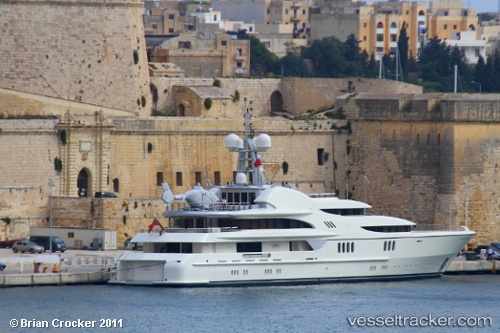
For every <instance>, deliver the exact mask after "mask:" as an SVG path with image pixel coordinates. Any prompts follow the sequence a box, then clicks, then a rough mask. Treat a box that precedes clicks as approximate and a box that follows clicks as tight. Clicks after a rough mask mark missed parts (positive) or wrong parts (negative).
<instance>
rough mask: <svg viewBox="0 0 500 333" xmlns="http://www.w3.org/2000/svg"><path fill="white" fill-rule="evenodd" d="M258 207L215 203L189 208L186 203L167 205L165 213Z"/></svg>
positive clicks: (245, 204) (247, 204)
mask: <svg viewBox="0 0 500 333" xmlns="http://www.w3.org/2000/svg"><path fill="white" fill-rule="evenodd" d="M256 207H258V205H252V204H249V203H223V202H221V203H215V204H207V205H204V206H202V207H191V206H189V204H188V203H187V202H174V203H171V204H170V205H167V207H166V209H165V210H166V211H179V210H185V211H205V210H206V211H219V210H220V211H239V210H248V209H252V208H256Z"/></svg>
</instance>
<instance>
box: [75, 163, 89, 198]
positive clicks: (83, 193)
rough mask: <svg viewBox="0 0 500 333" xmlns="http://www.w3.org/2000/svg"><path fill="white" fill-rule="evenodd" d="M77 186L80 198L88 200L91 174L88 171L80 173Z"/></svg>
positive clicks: (83, 170)
mask: <svg viewBox="0 0 500 333" xmlns="http://www.w3.org/2000/svg"><path fill="white" fill-rule="evenodd" d="M76 186H77V189H78V196H79V197H82V198H86V197H87V196H88V192H89V174H88V173H87V170H85V169H82V170H81V171H80V172H79V173H78V178H77V181H76Z"/></svg>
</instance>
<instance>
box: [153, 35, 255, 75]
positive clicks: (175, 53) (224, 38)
mask: <svg viewBox="0 0 500 333" xmlns="http://www.w3.org/2000/svg"><path fill="white" fill-rule="evenodd" d="M148 53H149V61H150V62H152V63H173V64H176V65H177V66H179V67H180V68H181V69H182V70H183V71H184V75H185V76H186V77H245V76H248V75H249V73H250V41H249V40H239V39H236V38H234V37H233V36H232V35H230V34H227V33H226V32H224V31H211V32H210V31H206V32H200V31H199V32H191V31H185V32H182V33H180V34H179V35H177V36H172V37H169V38H166V39H165V41H164V42H162V43H160V44H159V45H157V46H155V47H153V48H151V49H149V50H148Z"/></svg>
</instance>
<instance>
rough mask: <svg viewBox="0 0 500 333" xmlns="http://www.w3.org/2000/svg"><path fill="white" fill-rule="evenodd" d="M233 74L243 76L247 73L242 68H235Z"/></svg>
mask: <svg viewBox="0 0 500 333" xmlns="http://www.w3.org/2000/svg"><path fill="white" fill-rule="evenodd" d="M233 72H234V74H237V75H245V74H246V73H247V70H246V69H245V68H243V67H236V68H235V69H234V71H233Z"/></svg>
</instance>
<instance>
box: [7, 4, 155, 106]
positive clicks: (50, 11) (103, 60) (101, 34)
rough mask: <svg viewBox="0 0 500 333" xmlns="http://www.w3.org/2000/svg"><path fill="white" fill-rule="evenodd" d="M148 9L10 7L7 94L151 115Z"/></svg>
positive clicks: (124, 6) (130, 6) (132, 6)
mask: <svg viewBox="0 0 500 333" xmlns="http://www.w3.org/2000/svg"><path fill="white" fill-rule="evenodd" d="M142 11H143V3H142V1H141V0H106V1H99V0H62V1H52V0H6V1H2V2H1V3H0V33H1V36H2V37H1V38H2V45H1V52H0V88H5V89H12V90H16V91H23V92H28V93H33V94H39V95H44V96H51V97H58V98H61V99H64V100H70V101H80V102H84V103H87V104H94V105H99V106H103V107H111V108H117V109H122V110H127V111H133V112H135V113H137V114H144V112H145V111H146V110H149V107H147V108H146V107H145V108H143V107H142V99H143V97H144V99H145V102H146V106H150V105H151V92H150V89H149V74H148V63H147V55H146V44H145V40H144V29H143V23H142V16H141V15H142ZM125 50H126V51H125ZM138 101H139V103H138ZM148 113H149V112H148Z"/></svg>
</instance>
